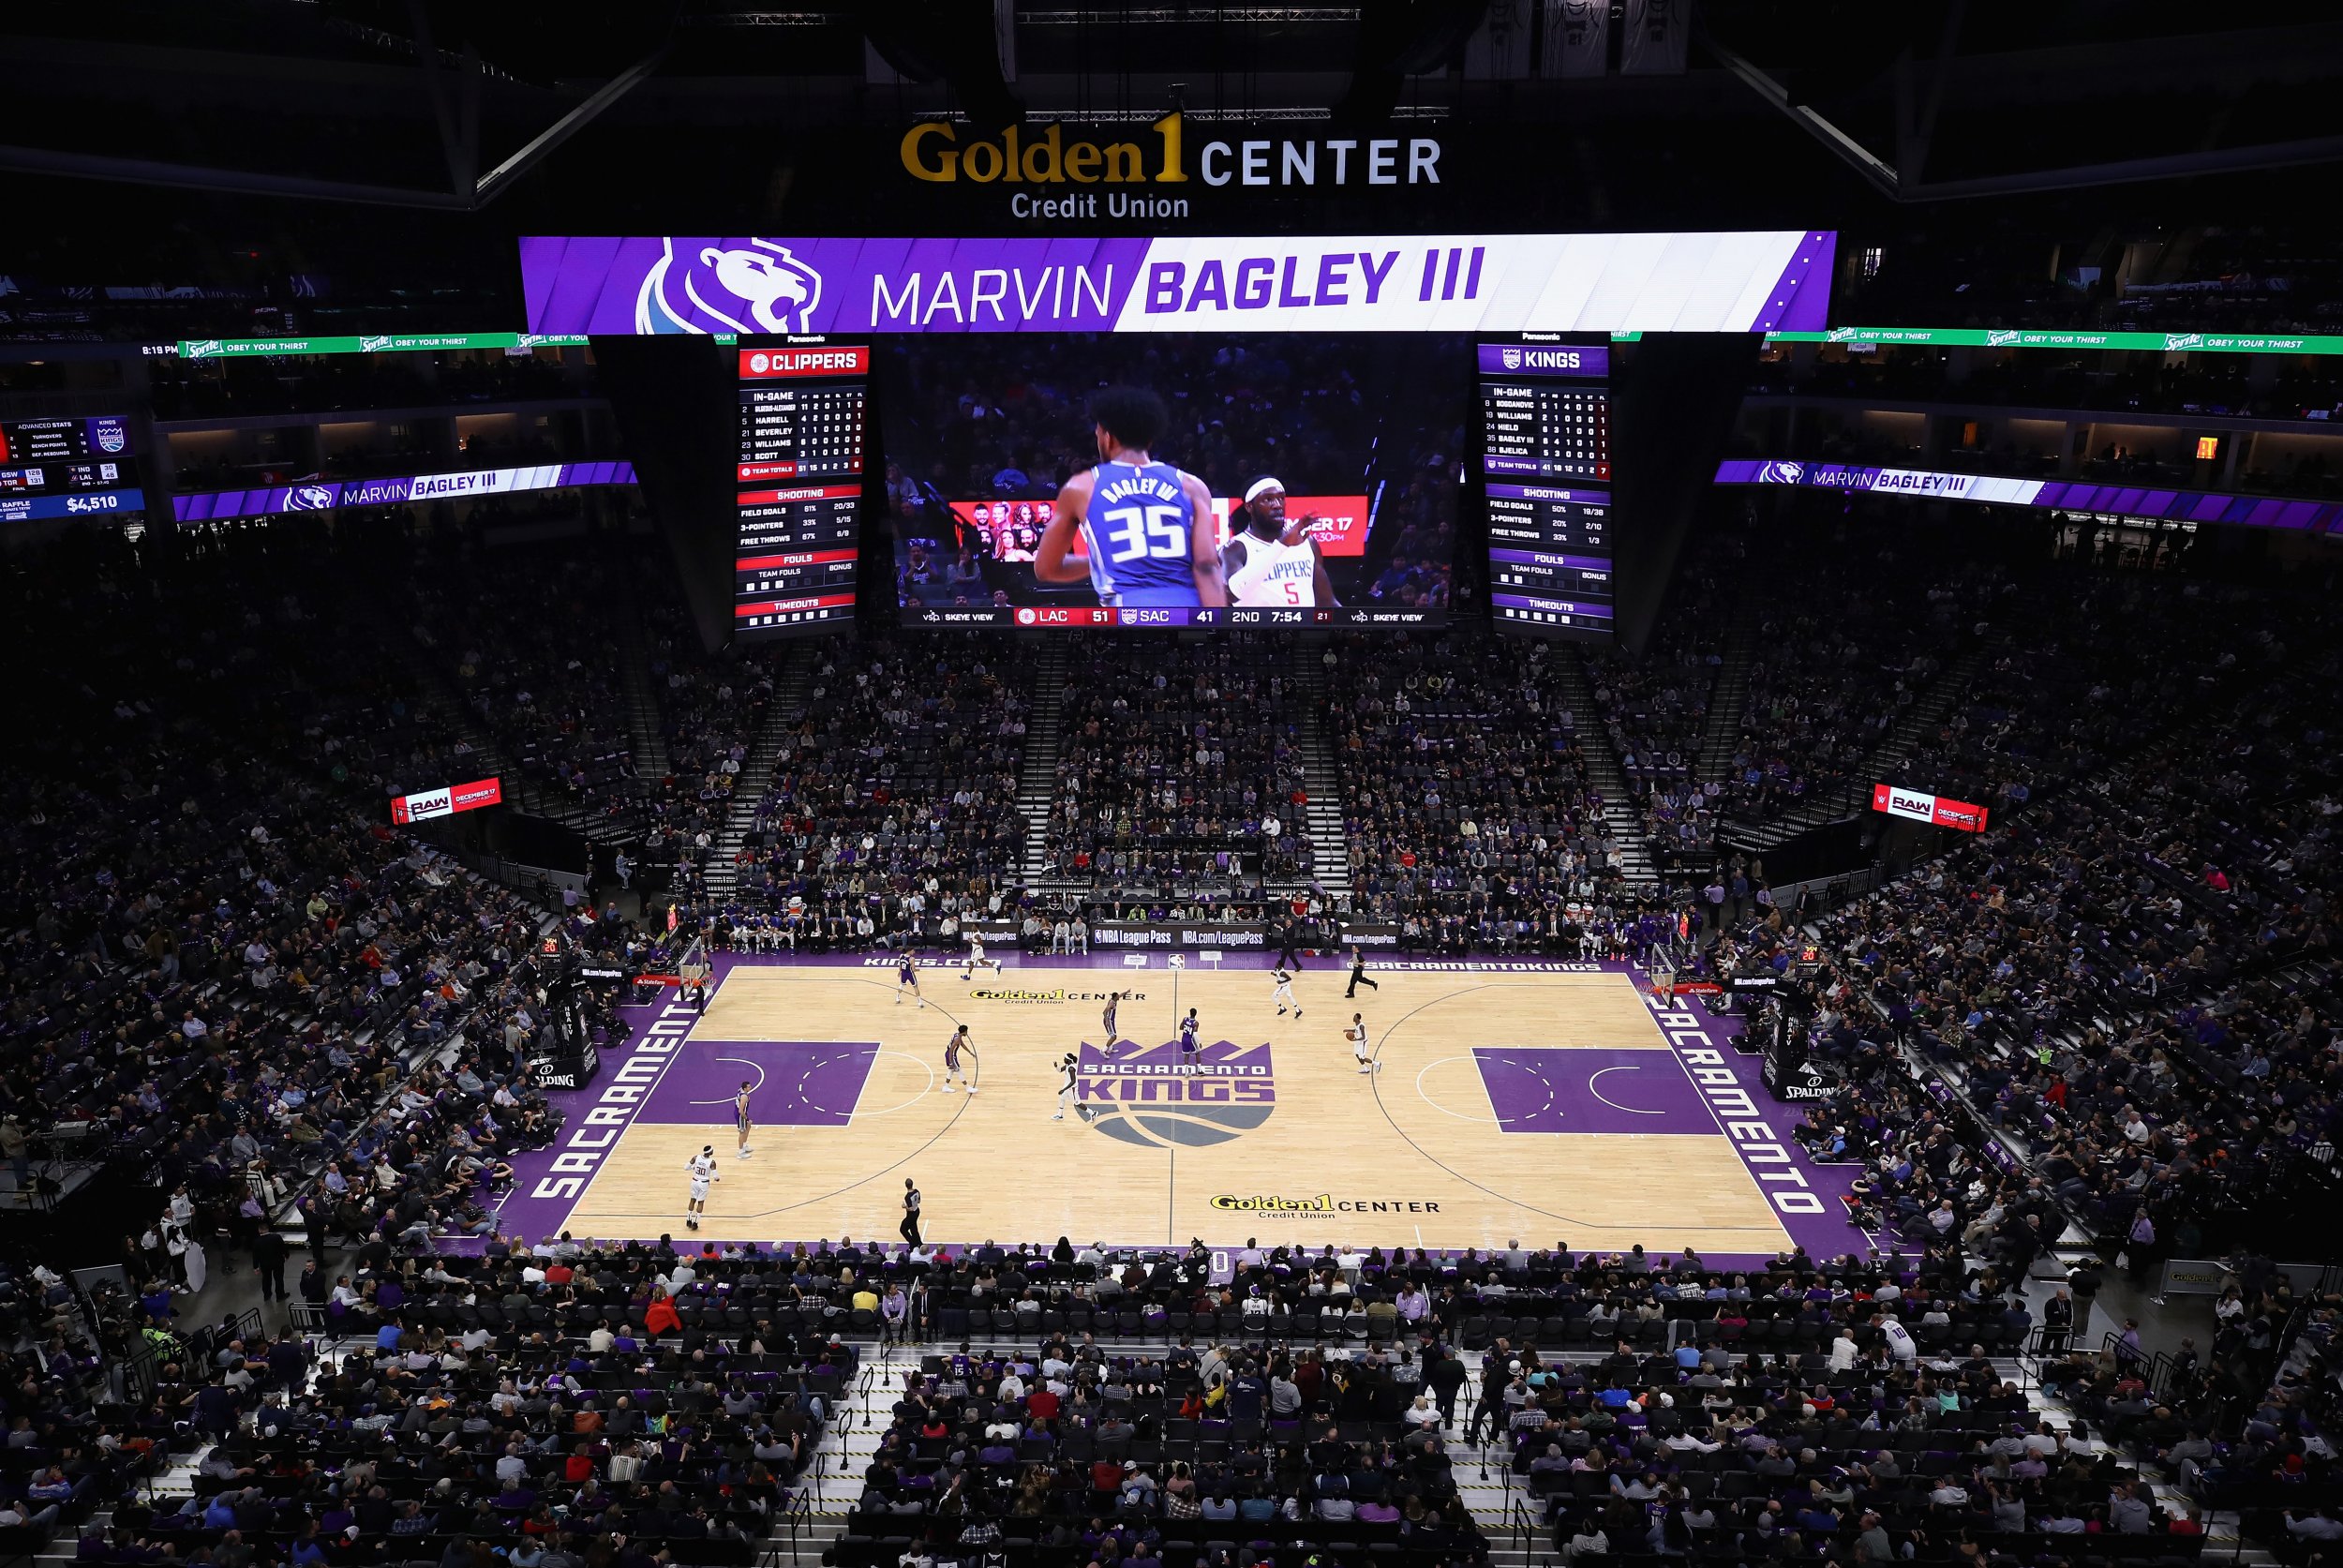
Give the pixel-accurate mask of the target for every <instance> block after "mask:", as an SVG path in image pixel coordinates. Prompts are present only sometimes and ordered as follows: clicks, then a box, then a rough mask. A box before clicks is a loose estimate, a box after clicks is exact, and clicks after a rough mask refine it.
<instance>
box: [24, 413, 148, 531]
mask: <svg viewBox="0 0 2343 1568" xmlns="http://www.w3.org/2000/svg"><path fill="white" fill-rule="evenodd" d="M129 453H130V425H129V421H127V419H123V418H120V417H118V416H115V415H112V414H102V415H99V416H97V417H96V418H84V419H9V420H0V522H22V521H30V520H33V519H37V518H44V517H73V516H82V515H93V514H97V515H102V514H106V513H127V512H141V511H143V510H144V509H145V506H146V497H145V494H144V492H143V491H142V490H141V489H140V488H139V470H138V465H137V462H136V460H135V459H133V458H132V457H131V456H130V455H129Z"/></svg>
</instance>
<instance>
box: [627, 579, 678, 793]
mask: <svg viewBox="0 0 2343 1568" xmlns="http://www.w3.org/2000/svg"><path fill="white" fill-rule="evenodd" d="M627 608H628V612H629V613H628V614H627V615H626V616H625V617H624V619H622V620H620V622H619V636H618V644H619V680H620V681H621V683H622V686H623V690H624V692H625V695H626V731H627V738H628V739H631V740H632V741H633V742H634V776H635V777H636V778H638V779H649V780H658V779H664V778H665V777H666V776H667V773H668V771H669V764H668V761H667V726H666V724H664V722H663V716H662V714H661V712H660V708H659V688H658V685H657V683H656V682H655V680H654V679H653V677H652V675H651V672H650V647H649V638H647V637H646V636H644V635H643V626H642V621H641V620H640V618H639V617H637V616H636V615H635V614H634V613H633V612H634V605H633V602H632V600H631V599H630V601H629V603H628V605H627Z"/></svg>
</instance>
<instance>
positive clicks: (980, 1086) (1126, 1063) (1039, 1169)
mask: <svg viewBox="0 0 2343 1568" xmlns="http://www.w3.org/2000/svg"><path fill="white" fill-rule="evenodd" d="M1148 961H1149V964H1150V966H1149V967H1145V968H1127V967H1102V966H1100V965H1101V964H1102V963H1107V964H1112V963H1115V962H1116V960H1115V959H1113V958H1108V959H1104V960H1101V959H1097V958H1093V959H1090V960H1088V961H1087V966H1084V964H1085V961H1084V960H1080V959H1075V960H1070V961H1065V962H1063V963H1061V964H1059V965H1055V966H1053V965H1051V964H1049V963H1044V962H1041V961H1029V962H1028V963H1026V965H1025V966H1022V967H1011V968H1009V969H1008V970H1007V971H1006V973H1004V974H1001V975H997V976H996V975H993V974H992V973H990V972H986V971H979V972H978V973H977V976H976V978H975V979H974V980H973V982H963V980H962V979H961V978H960V974H959V970H958V969H957V967H933V966H924V965H923V966H922V968H921V969H920V972H919V978H920V984H921V987H922V989H923V992H924V993H925V997H926V1000H927V1003H928V1005H927V1007H926V1008H924V1009H922V1008H919V1007H918V1006H917V1005H915V1004H914V1003H912V1002H910V1001H908V1000H905V1001H903V1002H900V1003H899V1002H898V1001H897V1000H896V996H895V991H896V978H895V970H894V968H893V965H892V963H891V962H890V963H888V964H887V965H886V966H885V967H865V966H861V965H859V964H858V965H856V966H852V967H847V966H822V965H810V964H809V965H801V964H787V963H755V962H753V961H739V960H733V961H724V962H720V968H719V976H720V978H719V980H718V983H717V984H716V987H715V989H714V991H713V993H712V995H711V997H710V1000H709V1004H708V1008H707V1011H706V1013H705V1015H704V1016H700V1017H697V1018H696V1019H694V1018H693V1017H692V1016H691V1015H690V1014H689V1013H687V1012H685V1011H684V1010H683V1009H682V1008H680V1007H679V1006H671V1007H669V1008H666V1009H664V1012H663V1013H662V1019H661V1022H660V1023H656V1024H653V1025H651V1026H650V1028H651V1029H656V1030H664V1031H667V1033H666V1034H665V1035H664V1038H659V1039H656V1040H651V1041H649V1044H646V1045H643V1046H640V1047H638V1050H637V1052H636V1053H635V1054H634V1055H631V1056H629V1057H628V1058H625V1059H624V1060H623V1061H622V1062H619V1063H618V1065H617V1066H616V1068H615V1069H612V1068H606V1069H605V1072H604V1077H603V1080H602V1081H601V1082H599V1083H596V1084H594V1085H591V1086H589V1088H587V1089H586V1090H583V1091H580V1092H579V1093H578V1095H577V1096H575V1097H574V1098H575V1101H576V1102H577V1108H573V1107H571V1106H569V1105H565V1109H567V1110H569V1111H570V1127H568V1128H567V1129H565V1132H566V1134H567V1138H568V1142H567V1143H565V1144H564V1145H559V1146H557V1149H560V1148H563V1147H567V1148H571V1149H573V1150H582V1149H586V1148H587V1145H588V1142H591V1143H592V1144H594V1145H596V1146H595V1147H592V1148H591V1149H590V1151H589V1152H572V1153H569V1154H568V1155H567V1156H566V1157H560V1155H558V1154H557V1156H556V1157H555V1158H554V1159H553V1161H552V1163H551V1165H550V1166H549V1167H548V1168H547V1169H549V1170H550V1171H551V1172H566V1174H565V1175H557V1176H556V1177H555V1178H554V1179H551V1180H545V1179H534V1180H532V1177H533V1176H534V1175H535V1172H534V1171H533V1170H532V1167H531V1165H530V1164H528V1163H525V1164H524V1165H523V1167H522V1181H521V1183H520V1184H519V1187H517V1188H516V1190H515V1202H511V1203H508V1208H507V1220H508V1228H510V1229H516V1230H523V1231H526V1232H530V1234H531V1235H532V1236H533V1235H534V1234H536V1233H538V1232H545V1231H553V1230H561V1229H566V1230H569V1231H571V1232H574V1233H575V1234H576V1235H578V1236H581V1237H585V1236H593V1237H650V1236H656V1235H658V1234H660V1233H662V1232H672V1233H673V1234H675V1235H676V1236H677V1237H678V1238H681V1237H682V1236H684V1235H685V1234H686V1232H685V1230H684V1226H683V1207H684V1199H685V1186H686V1184H685V1176H684V1166H685V1164H686V1162H687V1161H688V1160H689V1159H690V1158H691V1157H693V1156H694V1155H695V1154H696V1153H698V1152H699V1150H700V1148H701V1147H702V1146H703V1145H704V1144H709V1143H713V1144H714V1145H715V1147H716V1150H717V1153H718V1155H719V1156H720V1157H721V1160H722V1167H721V1169H722V1179H721V1180H720V1181H719V1182H718V1183H717V1184H716V1186H715V1187H714V1189H713V1191H712V1193H711V1194H710V1196H709V1200H708V1204H707V1211H706V1219H705V1223H704V1226H703V1228H702V1230H701V1231H700V1232H697V1233H696V1234H697V1236H698V1237H699V1238H704V1239H713V1240H718V1241H725V1240H739V1241H756V1242H760V1243H769V1242H773V1241H777V1240H796V1239H803V1240H807V1241H812V1240H815V1239H817V1238H829V1239H837V1238H840V1237H853V1238H856V1239H858V1240H868V1239H873V1238H876V1239H879V1240H881V1241H885V1242H889V1243H892V1242H893V1241H895V1240H896V1227H897V1224H898V1222H899V1220H900V1219H901V1217H902V1207H901V1202H902V1193H903V1180H904V1178H905V1177H906V1176H908V1177H911V1178H913V1179H915V1180H916V1181H917V1182H918V1185H919V1187H920V1188H921V1190H922V1192H923V1194H924V1195H925V1201H926V1216H925V1217H926V1232H927V1235H928V1239H930V1240H932V1241H940V1242H949V1243H967V1244H973V1243H977V1242H981V1241H984V1240H987V1239H998V1240H1000V1241H1001V1242H1003V1243H1005V1244H1007V1243H1010V1242H1014V1241H1022V1240H1034V1239H1038V1240H1043V1241H1047V1240H1049V1239H1051V1238H1053V1237H1055V1236H1058V1235H1061V1234H1063V1235H1066V1236H1068V1237H1071V1238H1072V1239H1073V1240H1074V1241H1075V1242H1076V1243H1077V1244H1078V1245H1079V1244H1082V1243H1087V1242H1093V1241H1097V1242H1103V1243H1106V1244H1108V1245H1110V1246H1118V1245H1155V1246H1162V1245H1185V1244H1186V1242H1187V1241H1188V1240H1189V1239H1190V1238H1191V1237H1201V1238H1203V1239H1204V1240H1205V1241H1206V1242H1207V1243H1208V1244H1210V1245H1213V1246H1215V1247H1226V1246H1231V1245H1237V1244H1241V1243H1242V1242H1243V1241H1244V1240H1245V1239H1246V1237H1248V1236H1257V1237H1259V1238H1260V1239H1261V1242H1262V1243H1263V1245H1273V1244H1274V1243H1276V1242H1285V1243H1305V1244H1308V1245H1310V1246H1312V1247H1319V1246H1324V1245H1327V1244H1334V1245H1336V1246H1346V1245H1356V1246H1359V1247H1367V1246H1375V1245H1380V1246H1382V1247H1395V1246H1405V1247H1419V1246H1420V1247H1426V1248H1451V1249H1454V1248H1461V1247H1503V1246H1505V1245H1506V1244H1507V1243H1509V1242H1510V1241H1512V1240H1514V1239H1515V1238H1519V1239H1520V1240H1521V1241H1522V1242H1523V1243H1524V1244H1525V1245H1530V1246H1551V1245H1554V1244H1556V1243H1558V1242H1560V1243H1566V1244H1567V1245H1568V1246H1570V1247H1573V1248H1574V1249H1587V1248H1598V1249H1601V1250H1604V1251H1611V1250H1624V1249H1625V1248H1626V1247H1629V1246H1631V1245H1633V1244H1635V1243H1641V1244H1642V1245H1643V1246H1644V1247H1646V1248H1647V1249H1652V1250H1659V1249H1668V1250H1674V1249H1677V1248H1681V1247H1693V1248H1695V1249H1697V1250H1698V1251H1700V1252H1701V1253H1703V1254H1704V1255H1726V1256H1734V1255H1759V1254H1771V1253H1774V1252H1776V1251H1780V1250H1783V1249H1785V1248H1787V1247H1790V1246H1791V1245H1792V1244H1793V1242H1794V1240H1806V1241H1807V1242H1808V1245H1809V1246H1810V1247H1813V1246H1814V1245H1815V1241H1814V1239H1813V1233H1812V1226H1813V1220H1812V1219H1808V1220H1806V1221H1805V1223H1804V1224H1802V1225H1801V1227H1800V1230H1801V1234H1799V1235H1798V1236H1796V1237H1794V1236H1793V1234H1792V1233H1791V1232H1790V1230H1788V1229H1786V1228H1785V1218H1784V1217H1783V1215H1782V1214H1781V1213H1779V1212H1778V1205H1777V1203H1776V1202H1772V1201H1769V1198H1768V1191H1767V1189H1766V1188H1765V1187H1764V1186H1763V1185H1762V1184H1761V1182H1760V1180H1759V1176H1758V1173H1757V1171H1756V1170H1755V1169H1753V1167H1752V1165H1751V1164H1750V1163H1749V1162H1748V1160H1747V1159H1745V1157H1744V1155H1745V1153H1746V1151H1745V1150H1742V1149H1737V1146H1736V1143H1735V1141H1734V1139H1733V1138H1732V1137H1730V1136H1728V1135H1727V1132H1726V1118H1724V1117H1720V1115H1719V1114H1718V1113H1717V1112H1716V1109H1715V1108H1714V1106H1713V1105H1712V1103H1711V1101H1710V1099H1709V1098H1704V1093H1703V1091H1702V1089H1701V1087H1700V1086H1699V1085H1698V1084H1696V1083H1695V1082H1694V1072H1693V1070H1692V1068H1690V1067H1688V1065H1687V1063H1686V1062H1685V1061H1684V1060H1683V1058H1682V1057H1680V1056H1679V1053H1678V1051H1677V1050H1676V1049H1675V1048H1673V1047H1672V1045H1671V1042H1670V1039H1669V1038H1668V1035H1667V1034H1665V1033H1664V1032H1663V1029H1662V1027H1661V1020H1660V1018H1659V1017H1658V1016H1655V1012H1654V1010H1653V1008H1652V1006H1651V1004H1650V1003H1649V1000H1648V999H1647V997H1646V996H1645V995H1644V994H1643V993H1642V992H1641V991H1640V990H1639V989H1638V985H1637V980H1636V977H1634V975H1633V974H1632V973H1628V972H1622V971H1620V970H1619V969H1616V968H1613V969H1604V970H1601V971H1596V970H1593V969H1592V968H1591V967H1590V966H1573V967H1574V968H1576V969H1577V970H1578V971H1579V972H1574V973H1563V972H1554V971H1557V970H1560V968H1561V967H1562V966H1560V965H1552V966H1546V967H1545V968H1544V969H1530V968H1522V969H1508V968H1501V967H1497V966H1493V965H1492V966H1486V967H1484V968H1481V969H1480V970H1479V972H1465V973H1458V972H1449V971H1433V972H1423V971H1415V970H1408V969H1400V968H1382V967H1378V968H1376V969H1374V970H1373V971H1371V973H1372V977H1373V978H1374V979H1375V980H1376V981H1377V982H1378V983H1379V986H1380V989H1378V990H1374V991H1368V990H1366V989H1364V988H1363V989H1362V990H1361V991H1360V993H1359V997H1358V1000H1357V1001H1355V1002H1346V1001H1345V1000H1344V997H1343V992H1344V988H1345V985H1346V983H1347V980H1348V971H1347V970H1345V969H1340V968H1336V967H1333V966H1331V965H1329V966H1328V967H1324V968H1317V969H1310V970H1307V971H1306V972H1305V973H1303V974H1302V975H1301V976H1299V977H1298V978H1297V980H1296V991H1297V993H1298V994H1299V998H1300V1001H1301V1003H1302V1008H1303V1014H1302V1016H1301V1017H1300V1018H1298V1019H1297V1018H1295V1017H1294V1016H1292V1015H1291V1014H1289V1015H1287V1016H1286V1017H1283V1018H1280V1017H1278V1016H1277V1015H1276V1008H1275V1005H1274V1004H1273V1002H1272V1000H1271V992H1272V988H1273V981H1272V980H1271V978H1270V976H1269V974H1268V973H1267V971H1266V970H1265V969H1263V968H1258V967H1249V966H1248V967H1244V968H1236V967H1231V968H1227V969H1219V968H1215V967H1209V966H1204V965H1201V964H1195V963H1190V964H1188V965H1187V966H1186V967H1167V966H1166V959H1165V956H1164V955H1161V954H1154V955H1148ZM1014 962H1015V961H1014V960H1012V963H1014ZM1132 962H1137V961H1136V960H1133V961H1132ZM1260 962H1261V960H1259V959H1258V958H1251V959H1249V963H1260ZM1117 989H1121V990H1123V991H1124V992H1125V993H1126V994H1125V996H1124V999H1123V1001H1122V1003H1121V1005H1120V1008H1119V1012H1118V1016H1117V1025H1118V1030H1117V1033H1118V1037H1119V1038H1118V1041H1117V1044H1116V1049H1115V1050H1114V1051H1113V1053H1112V1054H1110V1053H1109V1052H1108V1050H1107V1041H1106V1038H1105V1034H1104V1030H1103V1028H1102V1023H1101V1014H1102V1012H1103V1009H1104V1007H1105V1002H1106V998H1107V995H1108V993H1110V992H1111V991H1113V990H1117ZM1188 1008H1195V1009H1197V1013H1198V1018H1199V1020H1200V1023H1201V1034H1200V1038H1201V1042H1202V1049H1201V1051H1200V1052H1199V1053H1198V1058H1197V1061H1196V1063H1195V1064H1194V1067H1193V1069H1192V1070H1190V1069H1189V1068H1184V1067H1183V1066H1182V1064H1181V1062H1180V1056H1179V1050H1178V1045H1177V1038H1178V1021H1179V1020H1180V1019H1181V1018H1182V1017H1183V1016H1184V1015H1185V1013H1186V1010H1187V1009H1188ZM652 1010H659V1009H652ZM1353 1011H1357V1012H1359V1013H1361V1014H1362V1015H1363V1018H1364V1022H1365V1023H1366V1026H1367V1028H1368V1031H1369V1041H1370V1050H1371V1053H1372V1056H1373V1059H1374V1061H1375V1063H1376V1064H1377V1065H1376V1068H1375V1070H1373V1071H1372V1072H1368V1073H1361V1072H1360V1071H1359V1070H1358V1068H1357V1063H1356V1061H1355V1059H1354V1056H1353V1053H1352V1050H1351V1044H1350V1042H1349V1041H1348V1040H1347V1039H1346V1038H1344V1034H1343V1031H1344V1028H1345V1026H1346V1025H1347V1024H1348V1023H1350V1020H1351V1013H1352V1012H1353ZM961 1023H966V1024H967V1025H968V1026H969V1030H970V1039H971V1040H972V1041H973V1043H974V1046H975V1053H974V1068H973V1076H974V1080H975V1092H974V1093H959V1092H948V1091H947V1085H946V1083H945V1080H944V1074H943V1068H942V1060H943V1048H944V1044H945V1041H946V1040H947V1038H948V1037H949V1036H950V1035H951V1033H952V1031H953V1029H954V1027H955V1026H956V1025H958V1024H961ZM648 1033H649V1031H647V1035H648ZM1069 1052H1070V1053H1074V1054H1075V1055H1076V1057H1077V1059H1078V1079H1079V1092H1078V1098H1077V1099H1076V1102H1075V1103H1074V1104H1073V1105H1072V1106H1071V1107H1070V1108H1069V1109H1068V1111H1067V1114H1066V1116H1065V1118H1064V1119H1063V1120H1053V1119H1052V1117H1053V1113H1055V1112H1056V1110H1057V1109H1058V1103H1059V1095H1058V1091H1059V1087H1060V1085H1061V1083H1063V1082H1064V1079H1063V1074H1062V1072H1061V1069H1060V1067H1059V1064H1060V1062H1061V1061H1062V1059H1063V1057H1064V1056H1065V1055H1066V1054H1067V1053H1069ZM616 1060H617V1059H616V1056H615V1053H613V1055H612V1056H611V1057H606V1058H605V1061H606V1062H613V1061H616ZM1711 1070H1713V1069H1711ZM1749 1076H1750V1078H1751V1079H1752V1081H1753V1082H1754V1074H1751V1075H1749ZM614 1078H615V1080H616V1082H615V1083H613V1080H614ZM742 1083H747V1084H748V1085H749V1088H750V1097H751V1106H752V1113H753V1115H754V1121H755V1124H756V1127H755V1132H754V1137H753V1139H752V1145H753V1147H754V1155H753V1156H752V1157H748V1158H745V1159H741V1158H736V1157H734V1156H733V1147H734V1143H735V1142H736V1139H735V1133H734V1129H733V1106H732V1102H733V1096H734V1094H735V1092H736V1091H737V1090H738V1089H739V1086H740V1085H741V1084H742ZM614 1096H615V1097H616V1103H615V1104H614V1100H613V1097H614ZM588 1105H592V1106H595V1107H598V1108H597V1109H593V1110H591V1111H589V1112H583V1113H582V1114H581V1112H582V1108H583V1107H584V1106H588ZM1772 1109H1773V1111H1774V1112H1775V1113H1776V1114H1775V1115H1774V1118H1773V1120H1774V1123H1775V1125H1776V1127H1786V1125H1787V1123H1788V1121H1789V1119H1790V1118H1789V1116H1788V1115H1787V1114H1786V1113H1782V1111H1781V1108H1779V1107H1775V1108H1772ZM581 1120H584V1121H586V1122H588V1123H589V1124H591V1125H593V1126H594V1127H596V1128H597V1130H596V1131H594V1132H593V1133H592V1134H591V1135H590V1140H588V1139H587V1138H586V1137H585V1135H583V1134H581V1132H580V1130H579V1124H580V1122H581ZM1733 1125H1734V1126H1735V1127H1747V1126H1748V1125H1750V1124H1745V1123H1739V1122H1735V1123H1734V1124H1733ZM543 1158H544V1157H543V1156H540V1157H538V1159H541V1160H542V1159H543ZM1829 1207H1830V1214H1829V1215H1828V1216H1827V1217H1828V1219H1829V1220H1830V1221H1831V1223H1832V1225H1833V1226H1834V1227H1835V1230H1836V1232H1838V1234H1839V1237H1840V1239H1839V1240H1838V1241H1837V1243H1836V1245H1834V1246H1832V1248H1831V1249H1832V1250H1843V1248H1844V1247H1846V1246H1848V1245H1859V1238H1858V1237H1856V1236H1855V1233H1854V1232H1851V1231H1848V1230H1846V1228H1845V1227H1844V1225H1843V1223H1842V1222H1839V1220H1838V1218H1837V1215H1838V1210H1839V1206H1838V1204H1837V1203H1836V1202H1835V1201H1834V1202H1831V1203H1830V1206H1829Z"/></svg>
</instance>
